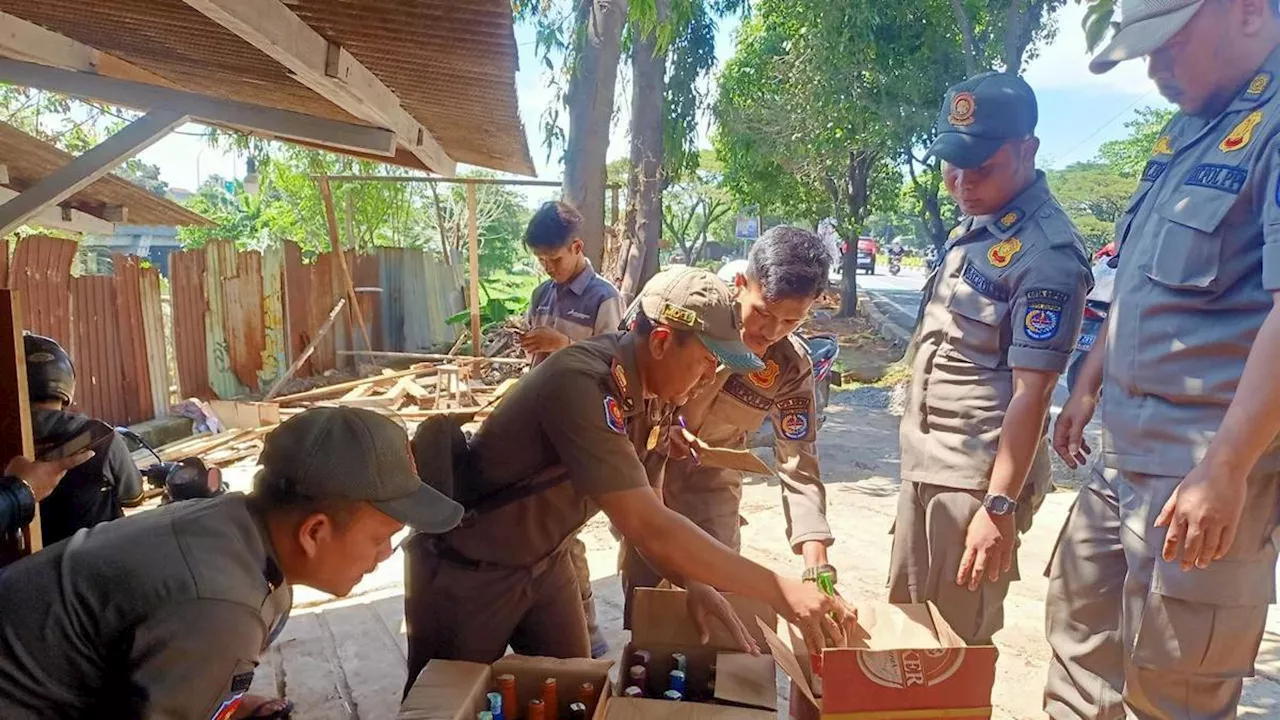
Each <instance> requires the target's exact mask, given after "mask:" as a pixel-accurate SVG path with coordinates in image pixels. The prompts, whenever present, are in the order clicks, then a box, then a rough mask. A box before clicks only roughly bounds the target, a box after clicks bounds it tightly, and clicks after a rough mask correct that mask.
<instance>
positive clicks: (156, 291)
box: [138, 267, 170, 417]
mask: <svg viewBox="0 0 1280 720" xmlns="http://www.w3.org/2000/svg"><path fill="white" fill-rule="evenodd" d="M138 290H139V294H140V302H141V306H142V334H143V337H144V339H145V341H146V357H147V374H148V377H149V383H148V384H149V386H150V387H151V410H152V414H153V415H154V416H155V417H163V416H165V415H168V414H169V385H170V379H169V346H168V343H166V342H165V337H164V326H165V322H164V305H163V302H162V300H161V298H160V271H159V270H157V269H156V268H155V267H147V268H143V269H142V271H141V275H140V283H139V286H138Z"/></svg>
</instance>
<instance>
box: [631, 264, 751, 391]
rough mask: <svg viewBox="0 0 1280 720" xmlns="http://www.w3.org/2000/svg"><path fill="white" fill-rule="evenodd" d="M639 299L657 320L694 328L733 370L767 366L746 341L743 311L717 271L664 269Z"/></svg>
mask: <svg viewBox="0 0 1280 720" xmlns="http://www.w3.org/2000/svg"><path fill="white" fill-rule="evenodd" d="M636 302H637V304H638V305H639V306H640V309H641V310H643V311H644V314H645V316H646V317H648V318H649V319H650V320H652V321H653V322H655V323H660V324H662V325H668V326H670V327H673V328H677V329H681V330H691V331H693V333H694V334H696V335H697V336H698V339H699V340H701V341H702V344H703V345H706V346H707V349H708V350H710V351H711V352H712V353H714V354H715V356H716V358H717V359H719V361H720V363H721V364H723V365H724V366H725V367H727V368H729V369H730V370H732V371H734V372H754V371H756V370H759V369H761V368H763V367H764V362H763V361H762V360H761V359H760V358H759V357H757V356H756V354H755V353H753V352H751V350H750V349H749V348H747V346H746V345H744V344H743V343H742V314H741V313H742V311H741V309H740V308H739V307H738V302H737V301H736V300H734V299H733V293H732V292H731V291H730V290H729V286H728V285H725V284H724V282H723V281H721V280H720V278H718V277H716V276H715V273H713V272H711V271H709V270H703V269H701V268H693V267H678V268H672V269H671V270H664V271H662V272H660V273H658V274H657V275H654V276H653V278H652V279H650V280H649V282H648V283H646V284H645V286H644V289H643V290H641V291H640V297H639V298H637V299H636Z"/></svg>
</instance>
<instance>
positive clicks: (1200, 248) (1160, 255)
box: [1146, 186, 1239, 291]
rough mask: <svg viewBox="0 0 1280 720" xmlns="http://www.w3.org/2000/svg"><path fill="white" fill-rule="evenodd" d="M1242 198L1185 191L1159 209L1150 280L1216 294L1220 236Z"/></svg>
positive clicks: (1208, 192) (1181, 288)
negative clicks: (1213, 291)
mask: <svg viewBox="0 0 1280 720" xmlns="http://www.w3.org/2000/svg"><path fill="white" fill-rule="evenodd" d="M1238 197H1239V196H1238V195H1234V194H1231V193H1227V192H1224V191H1221V190H1214V189H1208V188H1205V189H1193V190H1191V191H1187V189H1185V186H1184V189H1183V190H1182V191H1181V192H1179V193H1177V194H1176V195H1175V196H1174V197H1173V198H1170V199H1169V200H1166V201H1165V202H1163V203H1161V205H1160V206H1159V207H1157V208H1156V213H1155V214H1156V216H1157V217H1158V218H1159V223H1158V225H1157V227H1156V228H1155V229H1154V230H1155V233H1156V237H1155V242H1154V245H1153V247H1152V252H1151V256H1150V260H1149V261H1148V262H1149V266H1148V267H1147V268H1146V274H1147V277H1149V278H1151V279H1152V280H1154V281H1155V282H1157V283H1159V284H1160V285H1164V286H1165V287H1170V288H1176V289H1179V290H1193V291H1194V290H1216V289H1217V280H1218V267H1219V264H1220V262H1221V259H1222V236H1221V233H1220V232H1219V229H1220V228H1221V226H1222V224H1223V220H1224V219H1225V218H1226V216H1227V213H1229V212H1231V208H1232V207H1233V206H1234V205H1235V203H1236V200H1237V198H1238Z"/></svg>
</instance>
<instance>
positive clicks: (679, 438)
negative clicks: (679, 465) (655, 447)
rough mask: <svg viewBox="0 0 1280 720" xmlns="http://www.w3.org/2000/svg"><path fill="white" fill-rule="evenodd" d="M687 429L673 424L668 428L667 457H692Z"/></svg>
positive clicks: (678, 458)
mask: <svg viewBox="0 0 1280 720" xmlns="http://www.w3.org/2000/svg"><path fill="white" fill-rule="evenodd" d="M686 432H687V431H686V430H685V429H684V428H682V427H680V426H679V425H672V426H670V427H668V428H667V457H669V458H671V459H672V460H684V459H685V458H688V457H691V456H692V454H693V453H692V452H691V451H690V447H689V438H688V437H687V436H686V434H685V433H686Z"/></svg>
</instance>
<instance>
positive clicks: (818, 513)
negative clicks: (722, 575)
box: [620, 226, 835, 626]
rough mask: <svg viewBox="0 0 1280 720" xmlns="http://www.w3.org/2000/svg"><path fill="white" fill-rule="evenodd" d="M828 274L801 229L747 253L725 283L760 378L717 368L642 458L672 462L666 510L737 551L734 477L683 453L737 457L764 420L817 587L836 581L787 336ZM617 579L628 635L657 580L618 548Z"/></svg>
mask: <svg viewBox="0 0 1280 720" xmlns="http://www.w3.org/2000/svg"><path fill="white" fill-rule="evenodd" d="M830 267H831V257H830V255H829V254H828V252H827V247H826V244H825V243H824V242H823V240H822V239H821V238H819V237H818V236H817V235H814V234H813V233H811V232H809V231H807V230H803V229H801V228H796V227H787V226H781V227H775V228H771V229H770V230H768V231H767V232H765V233H764V235H762V236H761V237H760V239H759V240H758V241H756V243H755V244H754V245H752V246H751V252H750V255H749V257H748V259H747V266H746V269H745V271H744V272H742V273H738V274H737V276H736V277H735V278H734V279H733V283H734V294H735V298H736V300H737V305H738V307H739V309H740V311H741V321H742V323H741V337H742V342H743V344H744V345H746V347H747V349H749V350H750V351H751V352H752V353H754V354H756V355H757V356H759V357H760V358H761V360H762V361H763V362H764V368H762V369H760V370H757V371H755V372H752V373H746V374H736V373H734V372H733V371H732V370H730V369H729V368H724V367H722V368H720V369H719V370H718V371H717V372H716V375H715V379H714V380H713V381H712V382H711V384H710V385H709V386H708V387H706V388H704V389H701V390H700V391H699V392H698V394H697V396H696V397H694V398H693V399H691V400H689V401H688V402H687V403H685V405H684V406H683V407H682V408H678V409H676V410H675V412H674V414H667V417H668V418H671V419H673V420H674V423H672V424H671V425H670V427H664V428H663V431H664V432H663V433H662V434H661V435H660V436H655V437H654V438H653V439H654V440H655V441H657V440H659V439H661V440H662V442H661V443H656V442H655V447H654V448H653V449H651V450H650V451H649V454H650V455H655V454H663V455H670V456H671V459H669V460H668V461H667V462H666V467H665V470H664V471H663V473H662V474H661V475H660V477H661V480H660V481H659V484H660V485H661V489H662V497H663V500H664V501H665V503H666V505H667V507H670V508H672V509H673V510H675V511H676V512H678V513H680V514H681V515H684V516H685V517H687V518H689V519H690V520H692V521H693V522H694V524H696V525H697V526H698V527H700V528H702V529H703V530H705V531H706V532H707V534H709V535H711V537H713V538H715V539H716V540H719V541H720V542H721V543H723V544H724V545H725V546H726V547H729V548H731V549H733V550H734V551H739V550H740V549H741V534H740V533H739V527H740V525H741V515H740V507H739V506H740V504H741V501H742V473H740V472H738V471H737V470H726V469H722V468H716V467H709V466H704V465H702V464H701V463H700V461H699V459H698V458H695V457H694V456H693V455H692V454H691V453H690V451H689V444H688V442H687V440H686V438H685V436H684V431H685V430H686V429H687V430H688V431H689V432H691V433H692V434H694V435H696V436H697V437H698V438H699V439H700V440H702V441H703V442H705V443H707V444H708V445H711V446H713V447H721V448H732V449H744V448H745V447H746V443H747V438H748V437H749V436H750V435H751V434H752V433H754V432H756V431H757V430H759V429H760V426H761V425H762V424H763V423H764V421H765V419H766V418H770V419H771V420H772V421H773V431H774V444H773V448H774V458H775V461H776V465H777V470H778V477H779V478H780V479H781V481H782V512H783V515H784V516H785V517H786V520H787V530H786V532H787V540H788V543H789V544H790V545H791V548H792V550H793V551H794V552H795V553H796V554H797V555H801V556H803V557H804V564H805V571H804V575H803V579H804V580H807V581H815V582H816V581H817V578H818V575H819V574H820V573H822V572H826V573H829V574H830V575H831V576H832V577H833V579H834V576H835V568H834V567H832V566H831V565H830V564H829V563H828V561H827V547H828V546H830V545H831V543H833V542H834V541H835V539H834V538H833V537H832V535H831V528H830V527H829V526H828V525H827V511H826V499H827V495H826V489H825V488H824V487H823V486H822V480H821V476H820V473H819V468H818V453H817V447H816V446H815V444H814V443H815V441H816V440H817V429H818V428H817V419H816V416H815V401H814V388H813V365H812V363H811V362H810V361H809V354H808V350H807V349H806V348H805V346H804V344H803V343H802V342H801V341H800V340H799V339H798V338H796V337H795V336H793V335H792V333H793V332H794V331H795V330H796V328H797V327H799V325H800V323H801V322H802V321H804V319H805V317H806V316H808V314H809V309H810V308H812V307H813V303H814V301H815V300H816V299H817V298H818V296H819V295H821V294H822V291H823V290H824V289H825V288H826V287H827V282H828V279H827V275H828V272H829V271H830ZM646 465H648V466H650V467H654V466H655V464H654V463H650V462H646ZM651 480H653V475H652V474H651ZM620 570H621V573H620V574H621V576H622V585H623V592H624V595H625V602H626V605H625V607H626V612H625V617H626V618H627V619H628V626H629V618H630V606H631V603H630V601H631V592H632V590H633V589H634V588H636V587H652V586H654V585H657V584H658V583H659V582H660V581H661V580H662V576H661V575H660V574H658V573H657V572H655V571H654V570H653V569H652V568H650V567H649V565H648V564H647V563H645V561H644V559H643V558H642V557H640V555H639V554H638V553H636V552H635V550H634V548H632V547H630V546H629V545H626V544H624V547H623V551H622V562H621V568H620Z"/></svg>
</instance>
